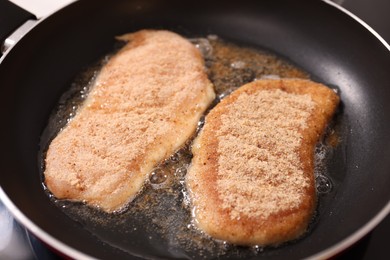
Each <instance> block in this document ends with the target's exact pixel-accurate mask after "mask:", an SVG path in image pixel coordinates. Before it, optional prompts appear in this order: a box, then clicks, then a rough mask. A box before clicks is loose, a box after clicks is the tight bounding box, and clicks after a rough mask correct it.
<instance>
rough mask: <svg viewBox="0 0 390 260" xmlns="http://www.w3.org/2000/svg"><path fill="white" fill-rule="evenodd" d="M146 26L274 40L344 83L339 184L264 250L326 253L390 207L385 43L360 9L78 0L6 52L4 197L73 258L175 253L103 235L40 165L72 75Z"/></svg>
mask: <svg viewBox="0 0 390 260" xmlns="http://www.w3.org/2000/svg"><path fill="white" fill-rule="evenodd" d="M0 26H1V25H0ZM142 28H164V29H169V30H173V31H176V32H178V33H180V34H182V35H184V36H188V37H194V36H205V35H207V34H217V35H218V36H220V37H221V38H224V39H226V40H229V41H232V42H235V43H238V44H244V45H249V46H255V47H259V48H262V49H268V50H270V51H272V52H274V53H276V54H278V55H280V56H282V57H285V58H287V59H289V60H290V61H292V62H293V63H295V64H297V65H298V66H300V67H301V68H303V69H304V70H306V71H308V72H309V73H310V74H311V76H312V78H313V79H314V80H317V81H321V82H323V83H326V84H329V85H332V86H337V87H338V88H339V89H340V96H341V100H342V106H341V112H340V115H339V116H340V121H341V122H342V124H341V131H340V133H341V139H342V141H341V143H340V145H339V146H338V147H337V148H336V150H335V152H334V156H333V160H332V161H331V162H330V163H329V165H328V168H329V172H330V173H331V175H332V178H334V179H335V180H336V183H338V184H337V185H336V187H335V191H334V193H333V195H332V196H328V197H326V198H324V199H323V200H321V201H320V209H319V211H318V216H317V218H316V219H317V221H316V223H315V224H314V225H313V228H312V230H311V232H310V233H309V234H308V235H307V236H306V237H305V238H304V239H301V240H299V241H296V242H294V243H291V244H288V245H286V246H283V247H280V248H276V249H269V250H264V251H263V252H259V253H258V254H257V256H256V257H257V258H267V259H268V258H269V259H286V258H288V259H298V258H306V257H315V258H317V257H318V258H327V257H330V256H332V255H335V254H337V253H338V252H340V251H341V250H343V249H345V248H346V247H348V246H349V245H351V244H352V243H354V242H356V241H357V240H358V239H359V238H361V237H362V236H364V235H365V234H366V233H368V232H369V231H370V230H371V229H372V228H374V226H375V225H376V224H378V223H379V222H380V221H381V220H382V219H383V218H384V217H385V216H386V214H387V213H388V212H389V211H390V203H389V201H390V188H389V187H390V160H389V158H390V138H388V134H389V132H390V131H389V130H390V115H389V114H388V111H390V102H388V100H390V77H389V74H388V72H389V68H390V52H389V47H388V45H386V44H385V43H384V42H381V40H379V39H378V38H377V37H375V36H374V35H373V34H372V33H371V32H370V31H369V30H368V29H367V28H365V27H364V26H362V25H361V24H359V23H358V22H357V21H355V20H354V19H353V18H351V17H350V16H348V15H346V14H345V13H343V12H342V11H341V10H339V9H338V8H336V7H334V6H332V5H331V4H330V3H328V2H322V1H315V0H308V1H275V0H274V1H246V0H241V1H238V2H236V3H234V4H233V3H230V2H226V1H224V2H219V3H217V2H215V1H200V0H198V1H191V2H184V1H157V0H154V1H153V0H146V1H140V0H139V1H138V0H135V1H128V0H126V1H125V0H123V1H121V0H118V1H105V0H82V1H79V2H76V3H75V4H72V5H71V6H69V7H66V8H64V9H63V10H61V11H60V12H57V13H55V14H54V15H52V16H50V17H48V18H46V19H44V20H42V21H40V22H39V23H38V24H37V25H36V26H35V27H34V28H33V29H32V30H31V31H30V32H29V33H28V34H27V35H26V36H25V37H24V38H22V39H21V40H20V41H19V42H18V43H17V44H16V45H15V46H14V47H13V48H11V49H10V50H8V51H7V52H6V54H5V55H3V56H2V57H1V59H0V62H1V63H0V93H1V94H0V97H1V99H2V101H1V102H0V106H1V110H0V111H2V126H1V127H0V136H1V145H2V149H1V156H0V158H1V163H0V167H1V168H0V169H1V170H0V172H1V174H0V184H1V189H0V198H1V200H2V201H3V202H4V203H5V205H6V206H7V207H8V208H9V209H10V211H11V212H12V213H13V214H14V216H15V217H16V218H17V219H18V220H19V221H20V222H21V223H22V224H23V225H25V226H26V227H27V228H28V229H29V230H30V231H31V232H32V233H33V234H35V235H36V236H37V237H38V238H39V239H41V240H43V241H44V242H45V243H47V244H49V245H50V246H51V247H53V248H55V249H56V250H58V251H60V252H62V253H63V254H65V255H68V256H70V257H73V258H77V259H80V258H87V257H88V256H89V257H96V258H104V259H114V258H116V259H118V258H136V256H138V257H145V258H169V257H173V256H174V255H175V254H174V253H172V252H171V251H170V250H169V248H167V247H164V245H163V244H161V246H156V245H153V246H152V245H151V244H150V241H149V240H148V239H147V238H146V237H145V236H143V235H142V233H139V234H138V235H129V237H128V240H127V241H122V242H123V243H124V244H126V245H129V246H128V248H127V249H126V248H125V249H126V250H127V251H126V250H123V249H124V248H122V249H119V248H118V247H115V246H111V245H109V244H108V243H106V242H105V241H102V240H101V239H99V238H98V237H97V236H96V234H93V232H92V233H91V232H89V231H87V230H86V229H85V228H84V227H83V223H79V222H76V221H73V220H72V219H70V218H69V217H68V216H67V215H66V214H64V213H63V211H62V210H61V209H59V208H58V207H57V206H56V205H54V203H52V201H50V199H49V198H48V196H47V195H46V194H45V192H44V190H43V187H42V184H41V178H40V171H39V166H38V165H39V164H38V162H39V158H38V154H39V150H40V147H39V143H40V136H41V134H42V132H43V129H44V128H45V126H46V125H47V120H48V118H49V115H50V112H51V111H52V109H53V108H54V107H55V105H56V103H57V101H58V99H59V97H60V96H61V94H62V93H63V92H64V91H65V90H66V89H68V88H69V85H70V82H71V81H72V79H73V78H74V76H75V75H76V74H78V73H79V72H80V70H82V69H83V68H84V67H86V66H88V65H90V64H92V63H93V62H95V61H96V60H98V59H99V58H100V57H102V56H103V55H104V54H106V53H108V52H109V51H111V50H112V48H113V46H114V36H116V35H120V34H123V33H126V32H131V31H135V30H138V29H142ZM181 256H183V255H181ZM228 256H229V254H228V255H226V256H222V257H221V258H228Z"/></svg>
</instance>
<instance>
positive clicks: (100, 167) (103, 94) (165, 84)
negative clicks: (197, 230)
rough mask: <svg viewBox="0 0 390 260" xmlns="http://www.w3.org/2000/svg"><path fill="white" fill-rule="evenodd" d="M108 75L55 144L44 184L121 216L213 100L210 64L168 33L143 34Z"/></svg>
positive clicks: (131, 39) (131, 37)
mask: <svg viewBox="0 0 390 260" xmlns="http://www.w3.org/2000/svg"><path fill="white" fill-rule="evenodd" d="M118 38H119V39H120V40H122V41H126V42H128V43H127V44H126V45H125V46H124V47H123V48H122V49H121V50H120V51H119V52H118V53H117V54H115V55H114V56H113V57H111V58H110V60H109V61H108V63H107V64H106V65H105V66H104V67H103V68H102V70H101V72H100V74H99V75H98V77H97V79H96V82H95V83H94V85H93V87H92V89H91V91H90V93H89V95H88V97H87V99H86V101H85V103H84V104H83V106H82V107H81V108H80V109H79V110H78V111H77V114H76V115H75V117H74V118H73V119H72V120H71V121H70V122H69V123H68V124H67V125H66V127H65V128H64V129H63V130H62V131H60V132H59V133H58V135H57V136H56V137H55V138H54V140H53V141H52V142H51V144H50V145H49V148H48V150H47V155H46V159H45V171H44V178H45V184H46V186H47V188H48V189H49V190H50V191H51V192H52V193H53V194H54V196H55V197H57V198H59V199H69V200H75V201H85V202H86V203H88V204H90V205H93V206H97V207H100V208H101V209H103V210H104V211H107V212H112V211H115V210H119V209H121V208H122V207H124V206H125V205H127V203H128V202H129V201H131V200H132V199H133V198H134V196H135V195H136V194H137V193H138V192H139V191H140V190H141V189H142V186H143V184H144V182H145V180H146V179H147V178H148V175H149V173H150V172H151V171H152V170H153V168H154V167H155V166H156V164H158V163H159V162H161V161H162V160H164V159H166V158H167V157H169V156H170V155H171V154H172V153H173V152H174V151H176V150H177V149H178V148H180V147H181V146H182V145H183V144H184V143H185V142H186V141H187V140H188V139H189V137H191V135H192V134H193V133H194V131H195V130H196V127H197V123H198V121H199V118H200V116H201V115H202V114H203V112H204V111H205V110H206V108H207V107H208V106H209V104H210V103H211V101H212V100H213V99H214V97H215V94H214V90H213V87H212V84H211V82H210V81H209V80H208V78H207V75H206V73H205V68H204V61H203V58H202V56H201V54H200V52H199V51H198V49H196V47H195V46H193V45H192V44H191V43H190V42H189V41H187V40H186V39H184V38H182V37H181V36H179V35H177V34H175V33H173V32H169V31H153V30H142V31H138V32H135V33H130V34H126V35H123V36H121V37H118Z"/></svg>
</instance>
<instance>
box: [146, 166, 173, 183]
mask: <svg viewBox="0 0 390 260" xmlns="http://www.w3.org/2000/svg"><path fill="white" fill-rule="evenodd" d="M167 179H168V175H167V174H166V173H165V171H164V170H162V169H160V168H156V169H155V170H154V171H153V172H152V173H151V174H150V177H149V180H150V183H152V184H161V183H164V182H165V181H166V180H167Z"/></svg>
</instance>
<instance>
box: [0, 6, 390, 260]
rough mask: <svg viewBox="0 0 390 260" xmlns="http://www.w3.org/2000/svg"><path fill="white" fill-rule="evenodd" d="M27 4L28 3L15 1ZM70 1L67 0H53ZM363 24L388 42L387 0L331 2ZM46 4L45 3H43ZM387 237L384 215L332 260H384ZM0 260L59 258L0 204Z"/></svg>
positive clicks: (389, 221)
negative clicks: (354, 242)
mask: <svg viewBox="0 0 390 260" xmlns="http://www.w3.org/2000/svg"><path fill="white" fill-rule="evenodd" d="M17 1H18V2H23V1H24V2H28V1H29V0H17ZM57 1H64V2H70V0H57ZM333 1H334V2H335V3H337V4H339V5H341V6H343V7H345V8H346V9H347V10H349V11H350V12H352V13H353V14H355V15H356V16H357V17H359V18H360V19H362V20H363V21H365V22H366V23H367V24H368V25H370V26H371V27H372V28H373V29H374V30H375V31H376V32H378V33H379V34H380V35H381V36H382V37H383V38H384V39H385V40H386V41H387V42H388V43H390V16H389V15H388V13H389V11H390V1H389V0H333ZM42 3H43V4H47V1H43V0H42ZM35 8H36V9H38V10H39V12H41V13H44V12H45V6H44V5H43V6H41V7H39V6H35ZM389 234H390V215H389V216H387V217H386V218H385V219H384V220H383V221H382V222H381V223H380V224H379V225H378V226H377V227H376V228H375V229H374V230H373V231H372V232H370V233H369V234H368V235H366V236H365V237H364V238H362V239H361V240H360V241H359V242H357V243H356V244H355V245H353V246H352V247H351V248H349V249H348V250H346V251H344V252H343V253H341V254H340V255H338V256H337V257H335V258H334V259H361V260H368V259H370V260H371V259H376V260H380V259H388V258H389V255H390V253H388V252H387V247H388V246H389V242H388V238H387V236H388V235H389ZM0 259H11V260H12V259H15V260H25V259H26V260H30V259H31V260H34V259H39V260H41V259H47V260H53V259H61V257H60V256H58V255H56V254H55V253H53V252H52V251H50V250H49V249H48V248H47V247H46V246H45V245H43V244H42V243H41V242H40V241H38V240H37V239H36V238H35V237H33V236H32V235H31V234H29V233H28V232H27V231H26V230H25V229H24V228H23V227H22V226H20V225H19V224H18V223H17V222H16V221H15V220H14V219H13V218H12V216H11V215H10V213H9V212H8V211H7V209H6V208H5V207H4V205H3V204H2V203H1V202H0Z"/></svg>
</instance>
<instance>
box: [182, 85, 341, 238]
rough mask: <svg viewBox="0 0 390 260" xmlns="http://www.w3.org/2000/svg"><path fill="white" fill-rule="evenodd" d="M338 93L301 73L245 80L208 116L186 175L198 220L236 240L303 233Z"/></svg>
mask: <svg viewBox="0 0 390 260" xmlns="http://www.w3.org/2000/svg"><path fill="white" fill-rule="evenodd" d="M338 103H339V97H338V96H337V95H336V94H335V92H334V91H333V90H331V89H329V88H327V87H326V86H324V85H322V84H319V83H315V82H312V81H309V80H302V79H277V80H276V79H274V80H272V79H270V80H259V81H254V82H252V83H249V84H246V85H244V86H242V87H240V88H239V89H238V90H236V91H234V92H233V93H232V94H230V95H229V96H227V97H226V98H225V99H223V100H222V101H221V102H220V103H219V104H218V105H217V106H216V107H214V108H213V109H212V110H211V111H210V113H209V114H208V115H207V116H206V121H205V124H204V127H203V129H202V130H201V132H200V134H199V136H198V137H197V138H196V139H195V141H194V143H193V146H192V152H193V159H192V163H191V166H190V168H189V170H188V173H187V176H186V184H187V187H188V190H189V194H190V198H191V201H192V205H193V207H194V211H193V212H194V218H195V223H196V224H197V226H198V227H199V228H200V229H201V230H203V231H204V232H205V233H206V234H209V235H210V236H212V237H214V238H216V239H220V240H224V241H228V242H231V243H234V244H238V245H263V246H264V245H278V244H280V243H283V242H285V241H289V240H292V239H295V238H297V237H299V236H301V235H302V234H303V233H304V232H305V230H306V229H307V226H308V224H309V222H310V220H311V218H312V214H313V211H314V209H315V206H316V191H315V183H314V149H315V145H316V144H317V142H318V141H319V140H320V138H321V136H322V135H323V132H324V130H325V128H326V126H327V124H328V122H329V121H330V120H331V118H332V116H333V114H334V113H335V110H336V108H337V105H338Z"/></svg>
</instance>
